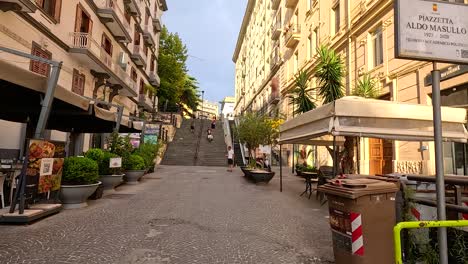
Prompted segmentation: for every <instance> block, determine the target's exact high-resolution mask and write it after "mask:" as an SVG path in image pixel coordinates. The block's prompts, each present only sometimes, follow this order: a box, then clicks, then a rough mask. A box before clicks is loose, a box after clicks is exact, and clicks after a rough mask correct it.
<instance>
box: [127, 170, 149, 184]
mask: <svg viewBox="0 0 468 264" xmlns="http://www.w3.org/2000/svg"><path fill="white" fill-rule="evenodd" d="M144 174H145V170H128V171H125V181H126V183H127V184H131V185H134V184H138V180H139V179H140V178H141V177H142V176H143V175H144Z"/></svg>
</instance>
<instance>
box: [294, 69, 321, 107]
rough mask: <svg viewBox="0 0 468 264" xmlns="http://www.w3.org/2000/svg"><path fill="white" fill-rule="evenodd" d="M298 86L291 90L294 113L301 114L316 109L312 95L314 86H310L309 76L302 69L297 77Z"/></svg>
mask: <svg viewBox="0 0 468 264" xmlns="http://www.w3.org/2000/svg"><path fill="white" fill-rule="evenodd" d="M294 82H295V84H296V87H295V88H294V89H292V90H291V91H290V92H289V98H290V99H291V104H292V105H294V113H293V114H294V115H299V114H302V113H305V112H308V111H310V110H313V109H315V108H316V107H317V106H316V105H315V103H314V101H313V100H312V98H311V97H310V92H311V91H312V90H313V88H309V76H307V73H306V72H304V71H300V72H299V74H298V75H297V76H296V79H295V81H294Z"/></svg>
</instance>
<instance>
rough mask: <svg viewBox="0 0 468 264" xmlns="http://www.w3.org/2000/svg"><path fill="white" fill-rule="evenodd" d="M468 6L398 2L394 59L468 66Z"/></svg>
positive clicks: (419, 0) (416, 0)
mask: <svg viewBox="0 0 468 264" xmlns="http://www.w3.org/2000/svg"><path fill="white" fill-rule="evenodd" d="M467 39H468V5H466V4H455V3H446V2H439V1H428V0H398V1H395V57H396V58H401V59H411V60H426V61H438V62H449V63H460V64H468V42H467Z"/></svg>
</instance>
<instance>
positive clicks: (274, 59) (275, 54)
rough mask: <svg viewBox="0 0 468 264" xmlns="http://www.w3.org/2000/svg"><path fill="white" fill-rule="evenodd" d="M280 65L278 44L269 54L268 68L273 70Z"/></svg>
mask: <svg viewBox="0 0 468 264" xmlns="http://www.w3.org/2000/svg"><path fill="white" fill-rule="evenodd" d="M280 65H281V54H280V48H279V46H276V47H275V48H274V49H273V51H272V52H271V56H270V70H271V71H272V72H273V71H275V70H277V69H278V67H279V66H280Z"/></svg>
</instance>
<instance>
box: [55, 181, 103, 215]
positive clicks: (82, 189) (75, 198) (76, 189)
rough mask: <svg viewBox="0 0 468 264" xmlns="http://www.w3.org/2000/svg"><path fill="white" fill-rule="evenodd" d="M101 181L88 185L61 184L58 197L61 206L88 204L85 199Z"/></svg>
mask: <svg viewBox="0 0 468 264" xmlns="http://www.w3.org/2000/svg"><path fill="white" fill-rule="evenodd" d="M99 184H101V182H98V183H95V184H88V185H62V186H61V187H60V199H61V200H62V203H63V208H65V209H74V208H83V207H86V206H88V203H87V202H86V200H87V199H88V197H89V196H91V194H93V193H94V192H95V191H96V189H97V188H98V186H99Z"/></svg>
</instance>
